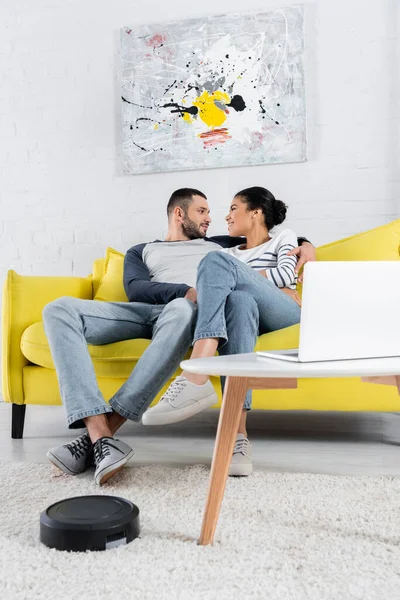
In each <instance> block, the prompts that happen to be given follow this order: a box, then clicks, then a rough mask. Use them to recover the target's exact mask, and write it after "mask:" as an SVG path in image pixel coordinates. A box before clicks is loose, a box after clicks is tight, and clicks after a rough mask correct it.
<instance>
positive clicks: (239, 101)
mask: <svg viewBox="0 0 400 600" xmlns="http://www.w3.org/2000/svg"><path fill="white" fill-rule="evenodd" d="M227 106H230V107H231V108H233V109H234V110H236V112H242V110H244V109H245V108H246V103H245V101H244V100H243V98H242V96H237V95H236V96H233V98H232V100H231V101H230V104H227Z"/></svg>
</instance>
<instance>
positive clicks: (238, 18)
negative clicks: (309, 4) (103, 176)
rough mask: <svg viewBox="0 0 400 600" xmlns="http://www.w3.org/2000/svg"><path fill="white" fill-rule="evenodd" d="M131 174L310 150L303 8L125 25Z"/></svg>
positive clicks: (280, 158)
mask: <svg viewBox="0 0 400 600" xmlns="http://www.w3.org/2000/svg"><path fill="white" fill-rule="evenodd" d="M121 42H122V48H121V55H122V99H121V102H122V117H123V131H122V157H123V171H124V172H125V173H129V174H139V173H152V172H157V171H175V170H183V169H209V168H216V167H234V166H245V165H262V164H273V163H282V162H299V161H304V160H306V109H305V89H304V87H305V83H304V33H303V8H302V6H301V5H300V6H293V7H287V8H279V9H276V10H269V11H266V12H260V13H249V14H231V15H220V16H214V17H208V18H203V19H189V20H184V21H178V22H171V23H164V24H162V25H147V26H140V27H137V28H132V29H131V28H124V29H123V30H122V32H121Z"/></svg>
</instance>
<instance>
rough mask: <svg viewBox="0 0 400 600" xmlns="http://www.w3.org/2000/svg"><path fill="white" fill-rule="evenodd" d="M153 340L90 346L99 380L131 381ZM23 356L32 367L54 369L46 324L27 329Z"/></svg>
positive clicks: (22, 348) (23, 343)
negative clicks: (107, 378) (129, 379)
mask: <svg viewBox="0 0 400 600" xmlns="http://www.w3.org/2000/svg"><path fill="white" fill-rule="evenodd" d="M149 344H150V340H144V339H138V340H126V341H123V342H115V343H114V344H104V345H102V346H91V345H89V346H88V347H89V353H90V356H91V357H92V360H93V364H94V367H95V371H96V375H97V376H98V377H116V378H118V377H129V375H130V373H131V372H132V369H133V368H134V366H135V364H136V362H137V361H138V359H139V358H140V357H141V356H142V354H143V352H144V351H145V350H146V348H147V347H148V345H149ZM21 352H22V354H23V355H24V356H25V357H26V358H27V359H28V360H29V361H30V362H31V363H33V364H35V365H39V366H40V367H46V368H47V369H54V368H55V367H54V362H53V357H52V355H51V352H50V347H49V343H48V341H47V337H46V334H45V331H44V326H43V322H42V321H40V322H39V323H34V324H33V325H30V327H28V328H27V329H25V331H24V333H23V335H22V338H21Z"/></svg>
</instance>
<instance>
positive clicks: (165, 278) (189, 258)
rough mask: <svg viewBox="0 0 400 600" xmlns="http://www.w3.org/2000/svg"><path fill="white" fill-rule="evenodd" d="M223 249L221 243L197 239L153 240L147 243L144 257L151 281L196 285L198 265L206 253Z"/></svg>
mask: <svg viewBox="0 0 400 600" xmlns="http://www.w3.org/2000/svg"><path fill="white" fill-rule="evenodd" d="M213 250H222V248H221V246H220V245H219V244H215V243H214V242H211V241H208V240H204V239H197V240H188V241H182V242H153V243H150V244H146V247H145V248H144V249H143V253H142V259H143V262H144V263H145V265H146V266H147V268H148V270H149V273H150V278H151V281H157V282H160V283H183V284H186V285H187V286H189V287H196V277H197V267H198V266H199V263H200V261H201V259H202V258H204V256H206V254H208V253H209V252H211V251H213Z"/></svg>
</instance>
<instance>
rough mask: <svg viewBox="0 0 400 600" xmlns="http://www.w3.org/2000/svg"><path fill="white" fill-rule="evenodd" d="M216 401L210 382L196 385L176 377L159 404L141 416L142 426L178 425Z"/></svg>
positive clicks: (183, 378)
mask: <svg viewBox="0 0 400 600" xmlns="http://www.w3.org/2000/svg"><path fill="white" fill-rule="evenodd" d="M217 401H218V397H217V394H216V393H215V391H214V388H213V385H212V383H211V381H207V383H205V384H204V385H196V384H194V383H191V382H190V381H188V380H187V379H186V377H182V376H180V377H177V378H176V379H174V381H173V382H172V383H171V385H170V386H169V388H168V389H167V391H166V392H165V394H164V395H163V396H162V398H161V399H160V401H159V403H158V404H156V406H153V407H152V408H149V409H148V410H147V411H146V412H145V413H144V415H143V418H142V423H143V425H169V424H170V423H178V422H179V421H184V420H185V419H188V418H189V417H192V416H193V415H195V414H197V413H199V412H201V411H202V410H205V409H206V408H210V406H212V405H213V404H215V403H216V402H217Z"/></svg>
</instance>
